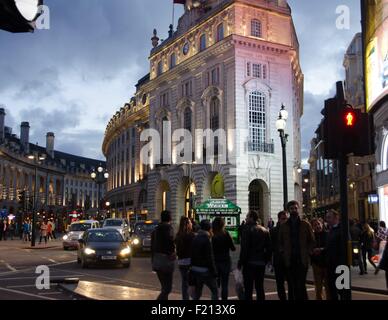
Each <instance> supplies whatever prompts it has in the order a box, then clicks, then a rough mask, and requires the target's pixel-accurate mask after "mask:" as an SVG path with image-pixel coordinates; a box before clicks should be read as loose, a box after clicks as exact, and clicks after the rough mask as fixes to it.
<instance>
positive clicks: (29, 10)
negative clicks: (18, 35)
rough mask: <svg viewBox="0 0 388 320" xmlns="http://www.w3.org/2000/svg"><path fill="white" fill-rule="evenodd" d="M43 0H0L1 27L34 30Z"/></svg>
mask: <svg viewBox="0 0 388 320" xmlns="http://www.w3.org/2000/svg"><path fill="white" fill-rule="evenodd" d="M42 5H43V0H0V29H3V30H6V31H9V32H33V31H34V30H35V22H36V20H37V18H38V17H39V15H40V14H41V10H40V7H41V6H42Z"/></svg>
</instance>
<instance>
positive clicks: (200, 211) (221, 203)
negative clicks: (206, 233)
mask: <svg viewBox="0 0 388 320" xmlns="http://www.w3.org/2000/svg"><path fill="white" fill-rule="evenodd" d="M240 214H241V208H240V207H238V206H236V205H235V204H234V203H233V202H232V201H230V200H228V199H225V198H223V199H212V198H210V199H208V200H207V201H205V202H204V203H202V204H201V205H199V206H198V207H196V208H195V216H196V220H197V221H198V222H200V221H202V220H210V221H213V220H214V219H215V218H216V217H222V218H224V220H225V227H226V230H227V231H228V232H229V233H230V235H231V236H232V238H233V240H234V241H235V242H238V238H239V237H238V228H239V226H240Z"/></svg>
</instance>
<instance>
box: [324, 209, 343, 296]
mask: <svg viewBox="0 0 388 320" xmlns="http://www.w3.org/2000/svg"><path fill="white" fill-rule="evenodd" d="M326 220H327V223H328V224H329V226H330V231H329V236H328V239H327V248H326V256H327V276H328V287H329V293H330V300H338V296H340V298H341V300H343V299H344V293H345V292H344V290H341V291H340V290H338V289H337V286H336V284H335V283H336V280H337V277H338V275H337V274H336V269H337V267H338V266H340V265H347V262H346V256H345V249H344V240H343V239H342V232H341V225H340V218H339V213H338V212H337V211H335V210H330V211H329V212H328V213H327V215H326Z"/></svg>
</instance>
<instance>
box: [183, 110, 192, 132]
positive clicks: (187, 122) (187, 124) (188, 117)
mask: <svg viewBox="0 0 388 320" xmlns="http://www.w3.org/2000/svg"><path fill="white" fill-rule="evenodd" d="M192 114H193V113H192V111H191V108H190V107H187V108H186V109H185V111H184V119H183V126H184V128H185V129H186V130H188V131H190V132H191V124H192Z"/></svg>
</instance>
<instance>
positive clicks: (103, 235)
mask: <svg viewBox="0 0 388 320" xmlns="http://www.w3.org/2000/svg"><path fill="white" fill-rule="evenodd" d="M88 241H89V242H122V241H123V237H122V236H121V234H120V233H119V232H117V231H113V230H111V231H109V230H107V231H94V232H90V233H89V235H88Z"/></svg>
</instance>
